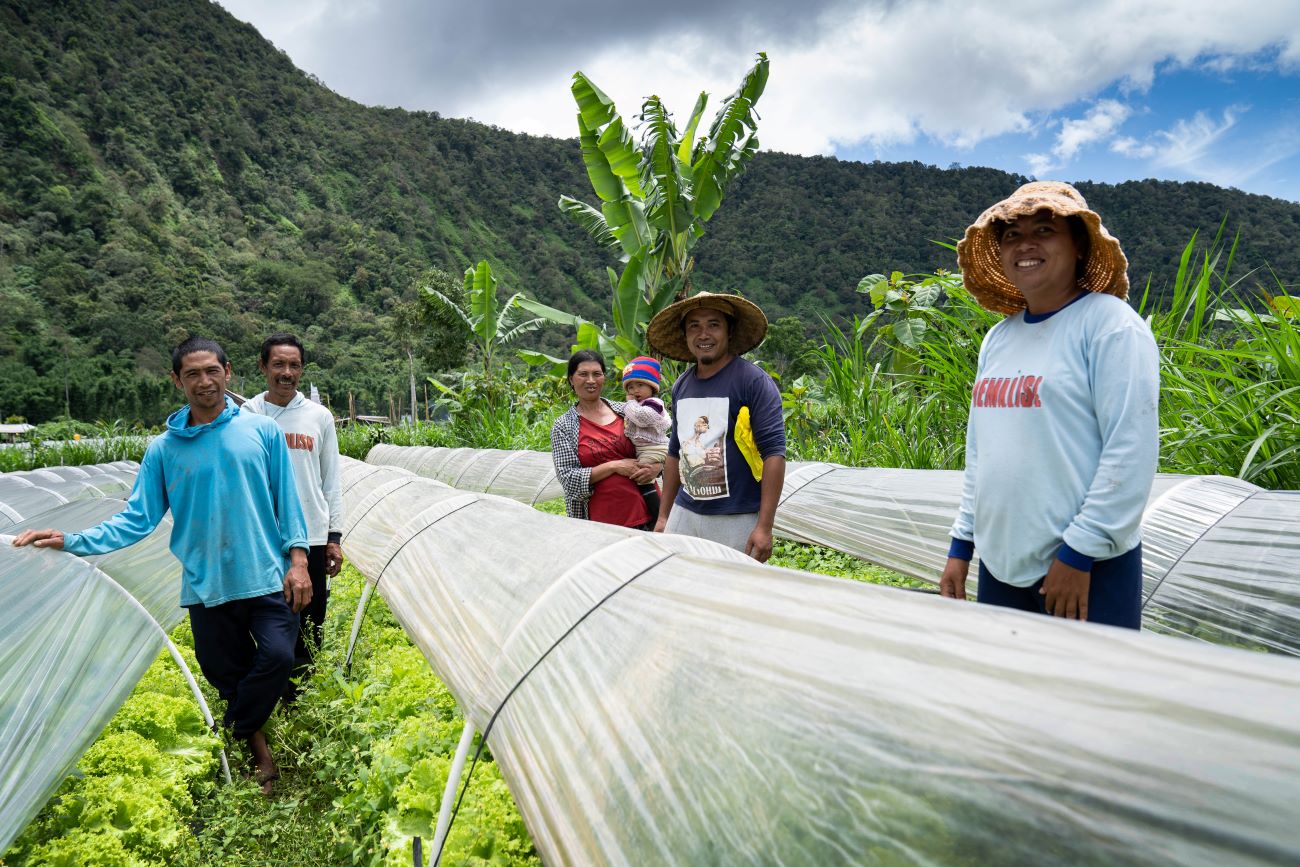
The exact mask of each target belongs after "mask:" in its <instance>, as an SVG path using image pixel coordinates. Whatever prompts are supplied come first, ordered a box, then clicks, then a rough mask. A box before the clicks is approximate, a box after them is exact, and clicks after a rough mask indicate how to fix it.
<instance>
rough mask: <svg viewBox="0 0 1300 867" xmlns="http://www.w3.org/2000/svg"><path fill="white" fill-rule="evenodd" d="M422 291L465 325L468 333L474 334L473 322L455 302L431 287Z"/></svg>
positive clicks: (426, 287)
mask: <svg viewBox="0 0 1300 867" xmlns="http://www.w3.org/2000/svg"><path fill="white" fill-rule="evenodd" d="M424 291H425V292H426V293H427V294H429V295H432V296H433V297H434V298H436V299H438V301H439V302H441V303H442V306H443V307H444V308H445V309H447V310H450V311H451V312H452V313H455V314H456V315H457V316H458V317H460V321H461V322H463V323H465V328H466V329H467V330H468V331H470V332H474V321H473V320H472V319H470V318H469V316H467V315H466V314H465V311H464V310H461V309H460V305H458V304H457V303H456V302H455V301H452V300H451V299H450V298H448V297H447V296H446V295H443V294H442V293H441V292H439V291H438V290H437V289H434V288H433V287H432V286H425V287H424Z"/></svg>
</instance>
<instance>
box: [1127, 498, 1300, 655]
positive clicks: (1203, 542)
mask: <svg viewBox="0 0 1300 867" xmlns="http://www.w3.org/2000/svg"><path fill="white" fill-rule="evenodd" d="M1143 535H1144V542H1143V548H1144V555H1145V557H1146V559H1147V562H1148V563H1149V564H1152V565H1153V566H1154V567H1155V568H1153V569H1151V570H1150V571H1148V574H1147V582H1146V583H1147V586H1146V587H1145V588H1144V590H1145V597H1146V600H1145V605H1144V607H1143V609H1142V622H1143V624H1144V625H1147V626H1149V627H1150V628H1152V629H1156V630H1159V631H1160V632H1166V633H1170V634H1174V635H1182V636H1185V637H1189V638H1198V639H1201V640H1204V641H1213V642H1215V643H1216V644H1231V645H1238V646H1242V647H1249V648H1253V649H1258V650H1268V651H1272V652H1275V653H1289V654H1292V655H1300V570H1298V569H1297V563H1300V491H1266V490H1263V489H1262V488H1257V487H1255V486H1254V485H1251V484H1249V483H1246V482H1242V481H1239V480H1237V479H1225V478H1217V477H1207V478H1198V479H1194V480H1192V481H1190V482H1187V483H1186V484H1183V485H1180V486H1179V487H1177V488H1175V489H1173V490H1172V491H1170V492H1169V493H1168V495H1167V496H1165V497H1164V498H1163V499H1161V500H1160V501H1159V502H1158V503H1157V504H1156V505H1155V506H1154V507H1153V508H1151V509H1149V510H1148V512H1147V517H1146V520H1145V522H1144V523H1143ZM1152 572H1154V573H1155V574H1157V575H1160V576H1161V577H1159V578H1158V579H1157V580H1152V578H1151V574H1152Z"/></svg>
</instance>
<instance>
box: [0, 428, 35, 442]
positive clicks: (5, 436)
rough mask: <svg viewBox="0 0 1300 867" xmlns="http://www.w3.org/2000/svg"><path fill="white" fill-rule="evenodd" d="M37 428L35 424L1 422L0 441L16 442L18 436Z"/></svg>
mask: <svg viewBox="0 0 1300 867" xmlns="http://www.w3.org/2000/svg"><path fill="white" fill-rule="evenodd" d="M34 430H36V425H34V424H0V442H4V443H16V442H18V438H19V437H21V436H26V435H27V433H28V432H29V431H34Z"/></svg>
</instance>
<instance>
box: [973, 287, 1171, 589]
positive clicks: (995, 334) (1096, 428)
mask: <svg viewBox="0 0 1300 867" xmlns="http://www.w3.org/2000/svg"><path fill="white" fill-rule="evenodd" d="M1159 392H1160V363H1159V356H1158V354H1157V352H1156V345H1155V340H1154V338H1153V337H1152V335H1151V329H1150V327H1149V326H1148V325H1147V324H1146V322H1144V321H1143V320H1142V318H1141V317H1140V316H1138V315H1137V313H1135V312H1134V311H1133V309H1132V308H1131V307H1129V306H1128V304H1127V303H1125V302H1124V301H1122V300H1120V299H1119V298H1115V297H1113V296H1111V295H1097V294H1093V295H1085V296H1082V297H1081V298H1079V299H1078V300H1077V301H1075V302H1074V303H1072V304H1069V305H1067V306H1065V307H1063V308H1061V309H1060V310H1059V311H1057V312H1056V313H1054V314H1051V315H1050V316H1047V317H1031V316H1027V315H1026V313H1024V312H1023V311H1022V312H1020V313H1017V314H1015V315H1013V316H1008V317H1007V318H1006V319H1004V320H1003V321H1002V322H999V323H998V324H997V325H995V326H993V328H992V329H991V330H990V331H989V333H988V335H987V336H986V337H985V339H984V345H983V346H982V347H981V348H980V359H979V370H978V373H977V374H976V382H975V388H974V391H973V393H972V400H971V411H970V419H969V423H968V425H967V433H966V475H965V484H964V487H963V490H962V501H961V507H960V509H959V510H958V513H957V520H956V521H955V522H954V524H953V528H952V537H953V539H954V540H955V542H954V545H953V549H951V553H953V556H959V557H963V559H969V558H970V546H969V545H963V544H962V543H963V542H969V541H971V540H973V542H974V548H975V550H977V551H978V553H979V555H980V559H981V560H983V562H984V563H985V565H987V566H988V568H989V571H990V572H992V573H993V575H994V576H995V577H997V578H998V580H1000V581H1002V582H1003V583H1004V584H1010V585H1013V586H1017V587H1028V586H1030V585H1032V584H1033V583H1034V582H1036V581H1037V580H1038V579H1039V578H1042V577H1043V576H1044V575H1046V574H1047V570H1048V567H1049V566H1050V565H1051V563H1052V561H1053V560H1054V559H1057V558H1059V559H1061V560H1062V561H1064V562H1066V563H1067V564H1069V565H1073V566H1075V568H1081V569H1090V568H1091V565H1092V563H1091V561H1092V560H1102V559H1109V558H1112V557H1118V556H1120V555H1121V554H1124V553H1126V552H1128V551H1130V550H1132V549H1133V547H1135V546H1136V545H1137V544H1138V542H1139V541H1141V522H1142V511H1143V508H1144V507H1145V506H1146V501H1147V496H1148V495H1149V494H1150V492H1151V483H1152V481H1153V480H1154V478H1155V471H1156V463H1157V459H1158V457H1159V449H1160V438H1159V412H1158V409H1159V408H1158V401H1159ZM958 548H963V549H964V550H961V551H957V550H956V549H958ZM963 555H964V556H963Z"/></svg>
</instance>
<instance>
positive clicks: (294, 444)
mask: <svg viewBox="0 0 1300 867" xmlns="http://www.w3.org/2000/svg"><path fill="white" fill-rule="evenodd" d="M284 441H285V442H286V443H287V444H288V446H289V448H291V449H302V450H303V451H308V452H309V451H311V450H312V447H313V446H315V445H316V440H315V438H314V437H312V436H311V435H310V434H303V433H286V434H285V435H284Z"/></svg>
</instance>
